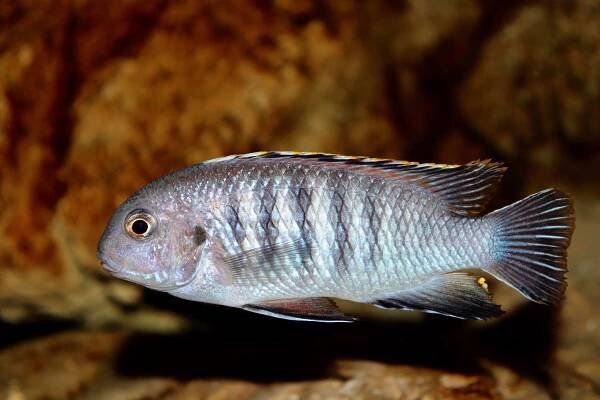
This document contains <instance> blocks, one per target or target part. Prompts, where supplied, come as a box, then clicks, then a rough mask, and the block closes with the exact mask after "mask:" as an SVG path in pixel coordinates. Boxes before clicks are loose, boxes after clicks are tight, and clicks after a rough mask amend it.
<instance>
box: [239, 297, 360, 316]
mask: <svg viewBox="0 0 600 400" xmlns="http://www.w3.org/2000/svg"><path fill="white" fill-rule="evenodd" d="M242 308H243V309H244V310H247V311H251V312H255V313H258V314H263V315H269V316H271V317H276V318H284V319H290V320H296V321H317V322H353V321H355V319H354V318H351V317H348V316H346V315H344V314H343V313H342V312H341V311H340V310H339V308H338V307H337V305H336V304H335V303H334V301H333V300H331V299H329V298H326V297H313V298H307V299H286V300H269V301H263V302H260V303H255V304H246V305H245V306H243V307H242Z"/></svg>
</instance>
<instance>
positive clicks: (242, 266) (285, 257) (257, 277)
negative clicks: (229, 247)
mask: <svg viewBox="0 0 600 400" xmlns="http://www.w3.org/2000/svg"><path fill="white" fill-rule="evenodd" d="M310 251H311V248H310V246H309V244H307V243H306V242H304V241H303V240H294V241H286V242H281V243H276V244H272V245H267V246H264V247H259V248H255V249H249V250H246V251H244V252H241V253H237V254H231V255H228V256H226V257H224V258H223V261H224V264H225V265H226V266H227V268H228V270H229V271H230V274H231V276H232V279H233V281H234V282H236V283H237V284H240V285H249V286H254V285H257V284H260V283H261V282H265V281H266V282H269V281H272V280H277V279H279V278H280V277H281V276H284V275H286V274H288V273H290V271H291V270H293V269H295V268H305V267H306V266H307V265H309V261H308V260H309V258H310Z"/></svg>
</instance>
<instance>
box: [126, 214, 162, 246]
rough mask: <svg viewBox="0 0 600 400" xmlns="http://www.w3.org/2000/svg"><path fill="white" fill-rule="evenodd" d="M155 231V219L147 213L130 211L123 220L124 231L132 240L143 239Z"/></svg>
mask: <svg viewBox="0 0 600 400" xmlns="http://www.w3.org/2000/svg"><path fill="white" fill-rule="evenodd" d="M154 229H156V219H155V218H154V217H153V216H152V215H151V214H150V213H149V212H147V211H144V210H135V211H132V212H131V213H130V214H129V216H128V217H127V219H126V220H125V230H126V231H127V234H128V235H129V236H131V237H132V238H134V239H145V238H147V237H148V236H150V235H151V234H152V232H154Z"/></svg>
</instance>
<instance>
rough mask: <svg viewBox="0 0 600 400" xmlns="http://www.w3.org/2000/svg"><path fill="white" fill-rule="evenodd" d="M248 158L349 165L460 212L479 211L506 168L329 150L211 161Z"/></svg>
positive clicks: (244, 156) (488, 162) (485, 163)
mask: <svg viewBox="0 0 600 400" xmlns="http://www.w3.org/2000/svg"><path fill="white" fill-rule="evenodd" d="M249 159H286V160H289V161H298V162H303V163H322V164H323V166H329V167H334V168H347V169H352V170H355V171H360V172H361V173H364V174H371V175H376V176H381V177H384V178H386V179H400V180H402V181H405V182H412V183H415V184H417V185H419V186H421V187H423V188H425V189H427V190H428V191H430V192H431V193H433V194H434V195H436V196H439V197H440V198H441V199H442V200H444V202H445V203H446V205H447V207H448V209H449V210H450V211H452V212H454V213H456V214H460V215H477V214H479V213H480V212H481V211H482V210H483V208H484V207H485V205H486V204H487V202H488V201H489V199H490V198H491V196H492V194H493V193H494V191H495V189H496V187H497V185H498V182H500V179H502V175H503V174H504V171H506V167H504V166H503V165H502V163H496V162H492V161H491V160H489V159H488V160H482V161H481V160H477V161H471V162H469V163H467V164H463V165H449V164H432V163H418V162H409V161H396V160H390V159H381V158H369V157H353V156H342V155H337V154H328V153H299V152H276V151H268V152H258V153H249V154H241V155H235V156H228V157H223V158H219V159H215V160H210V161H208V162H210V163H212V162H223V161H232V160H249Z"/></svg>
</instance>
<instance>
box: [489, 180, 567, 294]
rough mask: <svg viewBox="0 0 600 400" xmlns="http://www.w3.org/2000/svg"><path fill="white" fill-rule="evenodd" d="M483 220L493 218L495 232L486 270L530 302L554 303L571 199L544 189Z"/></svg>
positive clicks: (562, 285) (561, 285) (562, 284)
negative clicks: (491, 252) (491, 253)
mask: <svg viewBox="0 0 600 400" xmlns="http://www.w3.org/2000/svg"><path fill="white" fill-rule="evenodd" d="M485 218H486V219H487V218H489V219H493V220H494V225H495V228H496V229H495V232H496V234H495V241H494V243H495V244H494V257H495V260H494V262H493V263H492V264H491V266H488V267H487V268H486V271H488V272H489V273H490V274H492V275H493V276H494V277H496V278H498V279H500V280H501V281H503V282H505V283H507V284H508V285H510V286H512V287H513V288H515V289H516V290H518V291H519V292H521V294H522V295H523V296H525V297H526V298H528V299H529V300H532V301H535V302H536V303H543V304H554V303H557V302H558V301H560V299H561V298H562V296H563V294H564V292H565V289H566V287H567V281H566V278H565V273H566V272H567V247H569V242H570V240H571V235H572V234H573V229H574V227H575V215H574V210H573V201H572V200H571V198H570V197H569V196H568V195H566V194H565V193H562V192H560V191H558V190H555V189H546V190H543V191H541V192H538V193H535V194H532V195H531V196H528V197H526V198H524V199H523V200H520V201H517V202H516V203H513V204H511V205H508V206H506V207H503V208H501V209H499V210H496V211H494V212H492V213H490V214H488V215H486V216H485Z"/></svg>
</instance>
